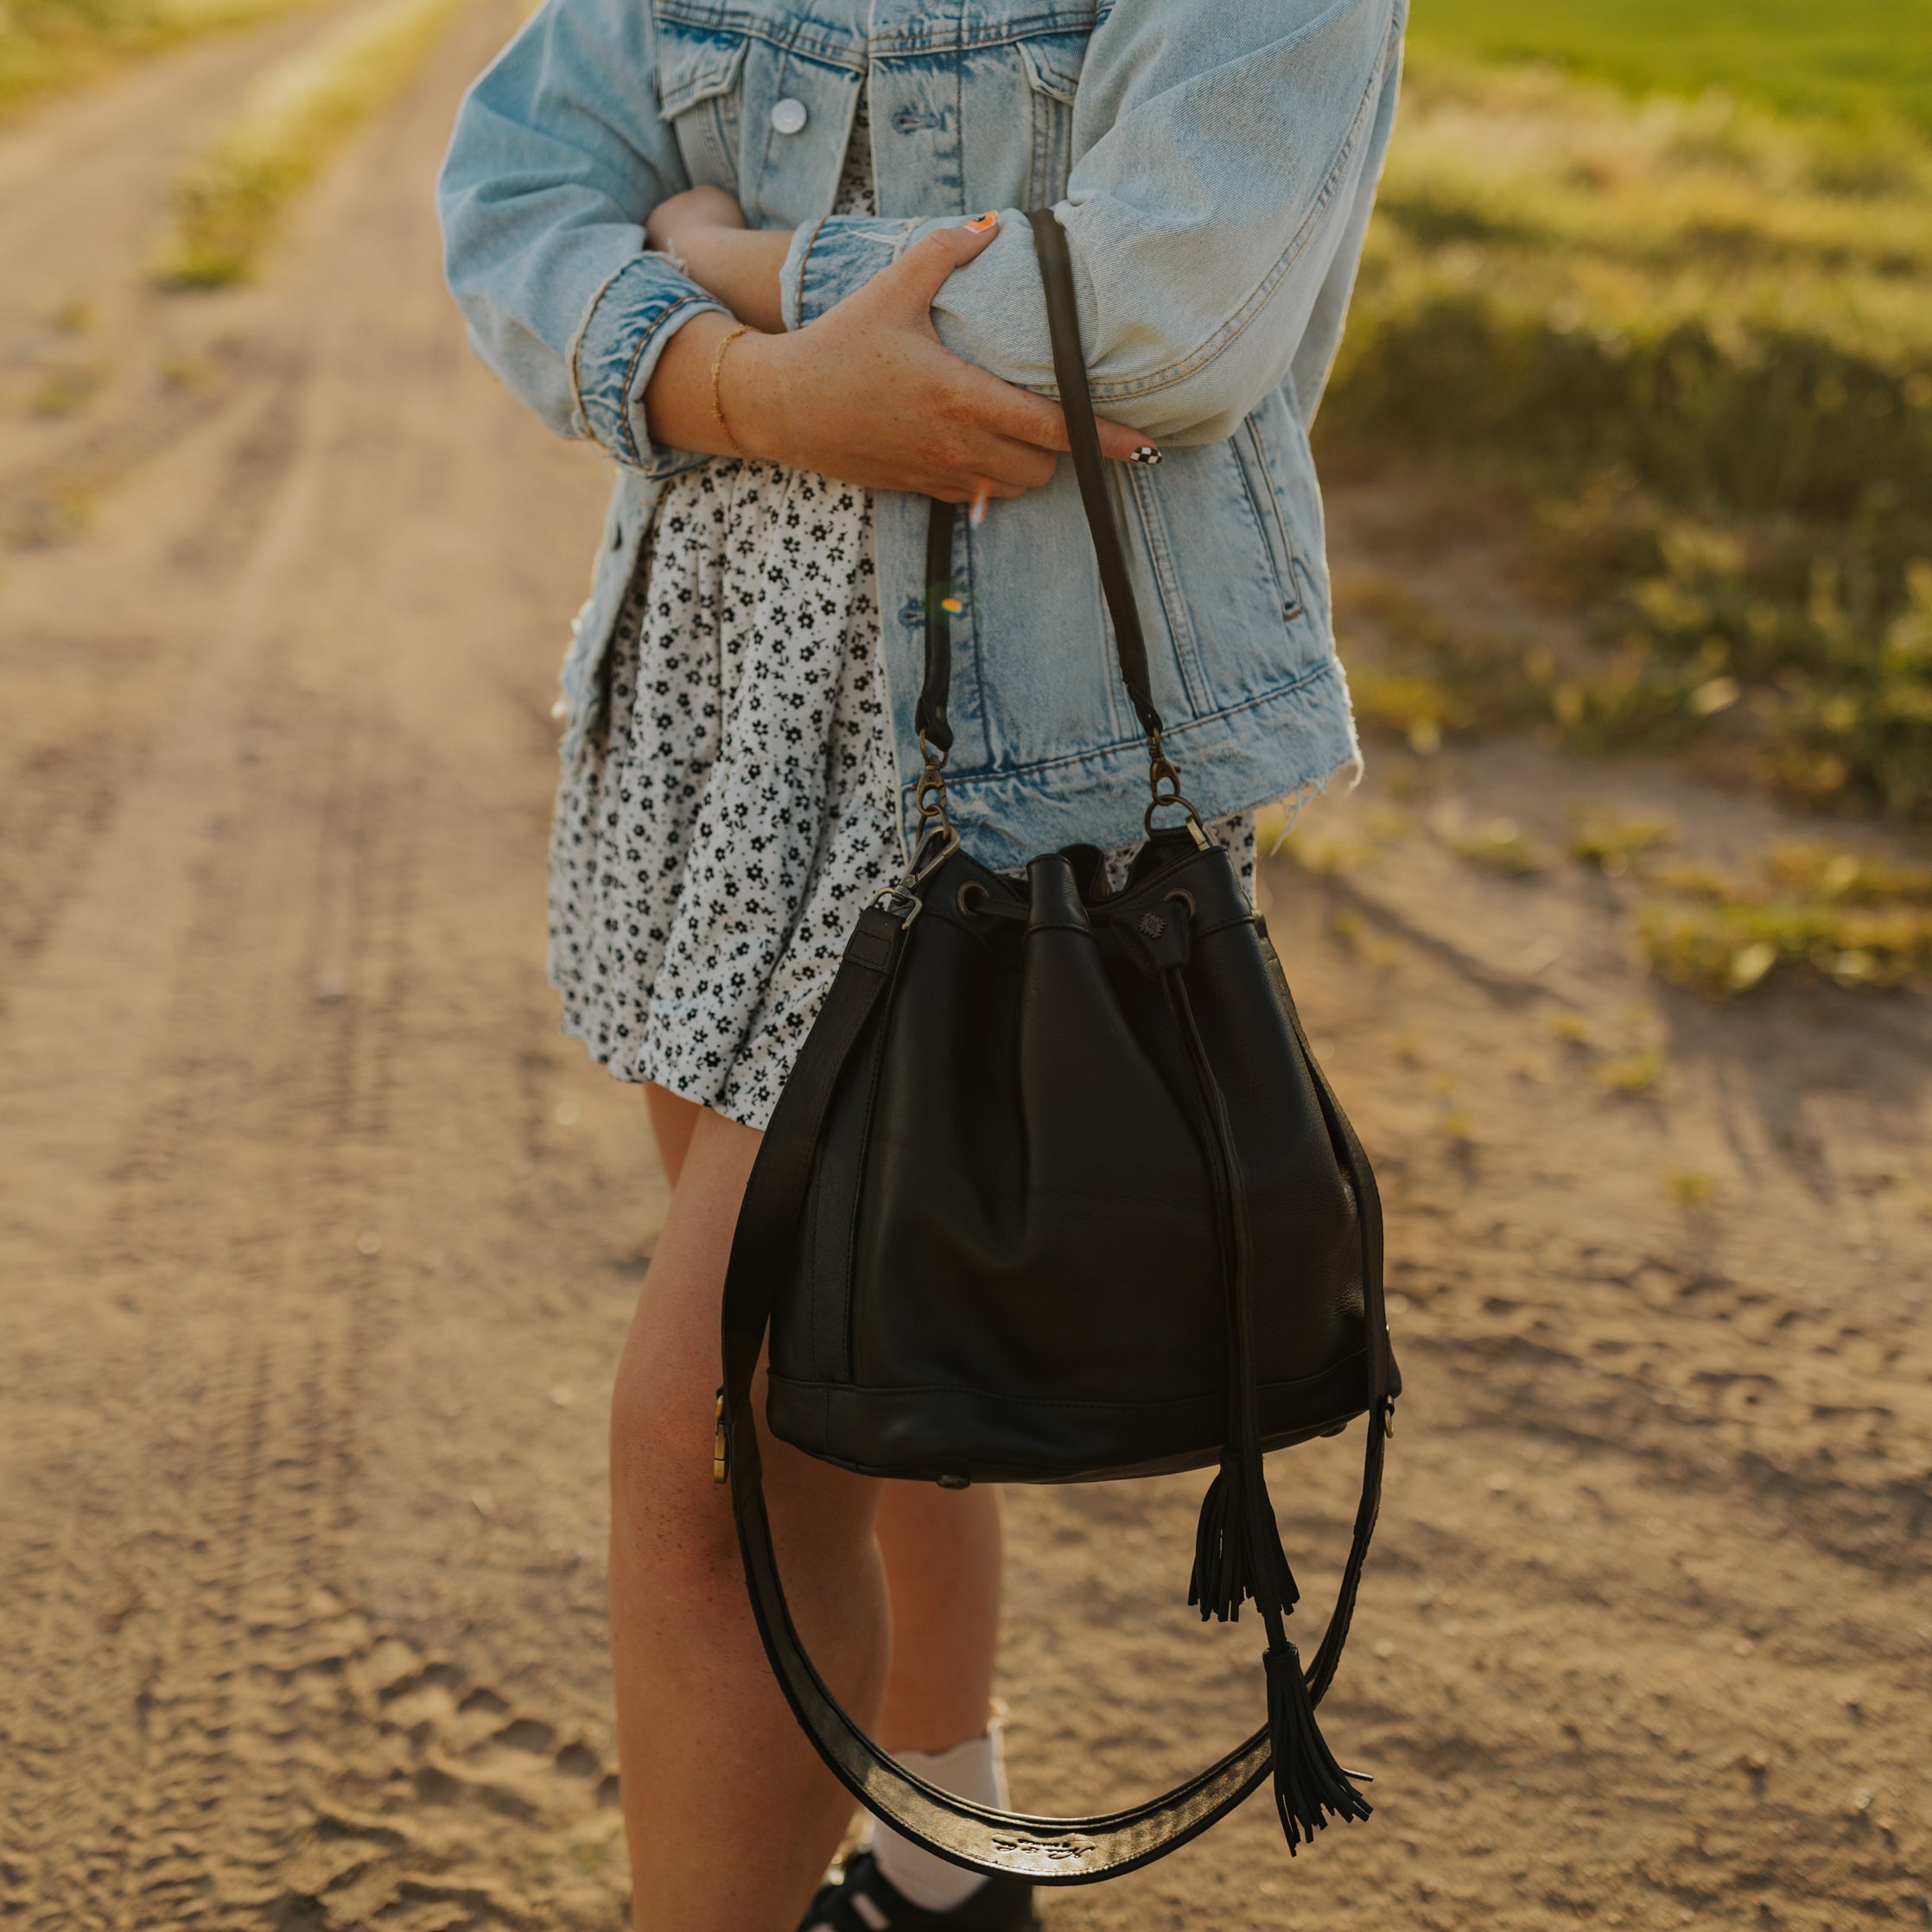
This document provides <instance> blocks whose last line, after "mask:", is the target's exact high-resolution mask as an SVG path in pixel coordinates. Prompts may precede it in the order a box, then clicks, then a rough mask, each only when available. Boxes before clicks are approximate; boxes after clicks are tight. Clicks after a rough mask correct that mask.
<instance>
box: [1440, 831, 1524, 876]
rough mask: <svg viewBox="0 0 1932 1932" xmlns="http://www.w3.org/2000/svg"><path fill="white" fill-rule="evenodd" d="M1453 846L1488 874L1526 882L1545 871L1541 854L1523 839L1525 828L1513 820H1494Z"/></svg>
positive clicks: (1472, 863)
mask: <svg viewBox="0 0 1932 1932" xmlns="http://www.w3.org/2000/svg"><path fill="white" fill-rule="evenodd" d="M1452 846H1453V848H1454V849H1455V850H1456V851H1457V852H1458V853H1459V854H1460V855H1461V856H1462V857H1464V858H1465V859H1467V860H1468V861H1469V862H1470V863H1471V865H1475V866H1480V867H1483V869H1484V871H1485V872H1500V873H1502V874H1504V875H1505V876H1506V877H1508V878H1511V879H1527V878H1529V877H1530V876H1531V875H1532V874H1535V873H1539V872H1541V871H1543V870H1544V869H1545V866H1546V861H1545V860H1544V858H1543V855H1542V854H1541V852H1539V851H1538V850H1537V849H1536V848H1535V846H1534V845H1532V844H1531V843H1530V842H1529V840H1528V838H1526V837H1525V836H1523V831H1522V827H1521V826H1519V825H1518V824H1517V823H1516V820H1515V819H1513V818H1492V819H1490V822H1489V823H1487V824H1486V825H1484V826H1483V827H1481V828H1480V829H1478V830H1477V831H1474V832H1471V833H1470V834H1468V835H1467V836H1465V837H1462V838H1459V839H1456V840H1453V841H1452Z"/></svg>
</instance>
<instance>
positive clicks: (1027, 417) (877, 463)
mask: <svg viewBox="0 0 1932 1932" xmlns="http://www.w3.org/2000/svg"><path fill="white" fill-rule="evenodd" d="M726 199H727V200H728V197H727V198H726ZM721 233H722V234H726V235H731V234H735V235H736V236H738V237H747V233H748V232H747V231H746V230H745V229H744V228H743V227H742V226H739V227H737V228H736V229H735V231H734V230H732V229H730V228H729V227H726V228H724V229H722V230H721ZM997 233H998V226H997V223H996V222H992V221H988V222H987V223H986V224H984V225H983V226H979V225H974V226H964V227H960V226H954V227H950V228H941V229H938V230H936V231H935V232H933V233H931V234H930V235H928V236H926V237H925V238H924V239H923V240H922V241H920V242H919V244H918V246H916V247H914V248H912V249H909V250H908V251H906V253H905V254H904V255H903V256H901V257H900V258H899V260H898V261H897V262H895V263H894V264H893V266H892V267H891V268H890V269H888V270H886V271H885V273H883V274H881V275H879V276H874V278H873V279H872V280H871V281H869V282H868V283H867V284H866V285H865V287H864V288H862V289H856V290H855V291H854V292H853V294H852V295H851V296H850V297H848V299H847V300H846V301H844V302H841V303H839V304H838V305H837V306H836V308H832V309H830V310H829V311H828V312H827V314H825V315H823V316H822V317H820V319H819V320H818V321H816V322H814V323H812V324H811V325H810V327H808V328H804V329H801V330H799V331H798V332H797V333H796V334H785V333H766V332H763V331H759V330H753V331H752V332H750V333H747V334H743V335H740V336H739V337H738V338H737V339H736V340H727V339H728V337H729V336H730V335H731V333H732V330H733V328H734V327H735V326H736V325H735V324H734V323H733V322H732V321H730V320H729V318H728V317H724V316H720V315H700V316H697V317H696V318H694V319H693V320H692V321H689V322H687V323H686V324H685V325H684V326H683V327H682V328H680V329H679V330H678V332H677V334H676V335H675V336H674V337H673V338H672V340H671V341H670V346H668V347H667V348H666V349H665V350H664V353H663V354H662V356H661V357H660V358H659V359H658V365H657V368H656V371H655V373H654V374H653V376H652V378H651V383H650V385H649V388H648V390H647V391H646V394H645V412H646V413H647V415H648V416H649V417H650V419H651V423H653V424H654V425H655V427H656V430H657V434H658V436H659V438H660V439H661V440H668V441H670V442H675V443H676V444H677V445H678V446H679V447H680V448H687V449H695V450H703V451H707V452H709V453H711V454H717V455H724V454H745V455H749V456H758V457H765V458H768V459H770V460H772V461H777V462H784V463H790V464H792V465H795V466H796V467H799V468H803V469H811V470H816V471H817V472H818V473H821V474H822V475H826V476H836V477H840V478H842V479H843V480H846V481H848V482H852V483H862V484H865V485H867V486H869V487H872V488H875V489H889V490H911V491H916V492H918V493H919V494H921V495H924V496H931V497H938V498H941V499H944V500H945V501H947V502H949V503H965V502H969V501H971V500H972V499H975V498H976V497H985V496H994V497H1014V496H1018V495H1020V493H1021V492H1023V491H1025V490H1029V489H1037V488H1038V487H1039V486H1040V485H1041V484H1043V483H1045V482H1046V481H1047V480H1049V479H1050V478H1051V477H1052V474H1053V466H1054V453H1055V452H1057V451H1058V450H1062V449H1065V448H1066V421H1065V417H1064V416H1062V415H1061V414H1060V410H1059V406H1058V404H1055V403H1050V402H1048V401H1047V400H1046V399H1045V397H1039V396H1033V395H1029V394H1028V393H1027V392H1026V391H1025V390H1022V389H1016V388H1014V386H1013V385H1012V384H1009V383H1003V382H1001V380H1000V379H999V378H998V377H996V376H989V375H988V374H987V373H986V372H985V371H984V370H982V369H976V368H975V367H974V366H973V365H971V364H970V363H967V362H963V361H961V360H960V359H959V358H958V357H957V356H955V355H953V354H951V353H950V352H949V351H947V350H946V349H945V348H944V347H943V346H941V344H940V341H939V338H938V335H937V333H936V332H935V331H934V329H933V327H932V298H933V296H935V295H936V294H937V292H938V290H939V289H940V288H941V286H942V285H943V284H944V283H945V281H946V279H947V278H948V277H949V276H951V275H952V274H953V273H954V272H955V270H958V269H960V268H963V266H964V265H965V264H967V263H968V262H970V261H972V260H973V259H974V258H975V257H976V256H978V255H979V254H980V253H981V252H982V251H983V250H984V249H985V248H986V247H987V246H988V244H989V243H991V241H992V240H993V238H994V237H995V235H996V234H997ZM692 245H693V244H692V242H691V239H690V238H689V237H688V236H687V237H683V238H680V246H681V248H686V247H690V246H692ZM725 258H726V261H727V263H728V264H729V265H728V267H727V269H726V270H724V278H725V279H726V280H728V277H729V274H730V273H731V272H732V271H733V270H734V269H736V270H744V271H745V272H747V274H756V273H759V272H765V271H766V270H768V269H769V263H768V262H767V263H766V264H759V263H757V262H756V260H755V258H754V257H750V256H749V255H746V256H742V257H732V256H731V254H730V252H729V251H728V250H727V251H725ZM690 265H691V266H692V267H693V268H694V270H695V269H696V268H697V266H698V264H696V263H692V264H690ZM707 272H708V273H709V259H707ZM716 292H719V293H724V292H726V290H725V289H723V288H721V289H719V290H718V291H716ZM733 292H734V293H735V292H736V291H733ZM757 294H758V291H757V290H756V289H755V288H753V289H752V291H751V299H752V301H753V303H755V302H756V300H757ZM720 350H722V351H723V359H722V360H719V359H718V358H719V352H720ZM714 369H715V372H716V378H717V381H716V388H715V397H714V392H713V380H712V378H713V371H714ZM714 402H715V404H716V410H717V411H721V413H722V415H723V418H724V420H723V422H722V423H720V422H719V420H718V415H717V413H716V412H715V410H714ZM1100 430H1101V448H1103V450H1104V451H1105V452H1106V453H1107V454H1109V455H1110V456H1114V457H1117V458H1120V459H1122V460H1127V459H1129V458H1133V459H1134V460H1136V461H1141V462H1147V461H1159V458H1158V455H1153V454H1149V452H1151V448H1152V446H1151V445H1150V444H1149V443H1148V442H1147V438H1146V437H1145V436H1144V435H1142V434H1141V432H1140V431H1139V430H1137V429H1128V428H1127V427H1126V426H1125V425H1124V424H1122V423H1102V424H1101V426H1100Z"/></svg>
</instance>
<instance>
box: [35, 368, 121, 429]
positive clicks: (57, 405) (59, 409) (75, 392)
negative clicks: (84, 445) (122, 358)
mask: <svg viewBox="0 0 1932 1932" xmlns="http://www.w3.org/2000/svg"><path fill="white" fill-rule="evenodd" d="M106 384H107V372H106V371H105V369H103V368H102V367H101V366H100V365H99V363H92V362H83V363H71V364H67V365H63V366H61V367H60V368H56V369H50V370H48V372H47V373H46V374H45V375H44V376H42V377H41V380H40V384H39V386H38V387H37V388H36V389H35V391H34V395H33V400H32V402H31V403H30V404H29V408H31V409H32V410H33V412H34V414H35V416H47V417H50V418H59V417H62V416H79V414H80V412H81V411H82V410H85V409H86V407H87V405H88V404H90V403H92V401H93V399H94V398H95V397H97V396H99V394H100V392H101V391H102V390H103V389H104V388H105V387H106Z"/></svg>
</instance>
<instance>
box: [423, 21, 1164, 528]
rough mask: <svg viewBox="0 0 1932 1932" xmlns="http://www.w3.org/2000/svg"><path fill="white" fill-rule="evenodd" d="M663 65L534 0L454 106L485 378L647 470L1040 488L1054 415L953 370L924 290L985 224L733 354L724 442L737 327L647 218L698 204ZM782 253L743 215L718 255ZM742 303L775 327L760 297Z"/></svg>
mask: <svg viewBox="0 0 1932 1932" xmlns="http://www.w3.org/2000/svg"><path fill="white" fill-rule="evenodd" d="M655 60H656V48H655V45H654V37H653V32H652V28H651V10H650V8H649V7H647V6H642V5H639V4H637V3H636V0H547V4H545V5H544V6H543V8H542V9H541V10H539V11H538V13H537V15H536V16H535V17H534V18H533V19H532V20H531V23H530V24H529V26H528V27H526V28H525V29H524V31H523V33H522V34H520V35H518V37H517V38H516V39H515V40H514V41H512V42H511V44H510V46H509V47H508V48H506V49H505V51H504V53H503V54H502V55H501V56H500V57H499V59H498V60H497V61H496V63H495V64H494V65H493V67H491V68H490V69H489V71H488V72H487V73H486V74H485V75H484V76H483V78H482V79H480V80H479V81H478V82H477V84H476V86H474V87H473V88H472V89H471V91H470V92H469V94H468V96H467V99H465V101H464V104H463V107H462V111H461V114H460V115H459V117H458V119H457V124H456V130H455V133H454V137H453V139H452V141H451V144H450V150H449V155H448V160H447V161H446V162H445V164H444V168H443V173H442V181H441V182H440V184H439V189H438V195H439V206H440V208H441V212H442V219H443V228H444V236H445V245H446V255H447V266H448V277H449V282H450V285H451V287H452V289H454V291H455V293H456V296H457V299H458V301H459V302H461V305H462V308H463V311H464V314H465V315H466V316H467V319H468V321H469V328H470V337H471V340H472V341H473V343H474V344H475V346H476V347H477V349H478V351H479V353H480V354H481V355H482V357H483V359H484V360H485V361H486V362H487V363H488V364H489V365H490V366H491V368H493V370H495V372H497V373H498V375H499V376H500V377H501V378H503V379H504V381H505V383H507V384H509V385H510V387H511V388H512V389H513V390H515V391H517V393H518V395H520V396H522V397H524V400H525V401H526V402H528V403H530V404H531V406H532V407H533V408H534V409H536V410H537V412H538V414H539V415H541V416H543V418H544V420H545V421H546V422H548V423H550V426H551V427H552V428H553V429H557V430H558V431H560V432H561V433H562V434H564V435H578V436H582V435H588V436H592V437H594V439H595V440H596V442H598V443H599V444H600V445H601V446H602V448H604V449H605V450H607V452H608V453H609V454H610V455H612V456H613V458H615V460H616V461H618V462H620V463H622V464H625V465H626V466H627V467H632V468H634V469H638V470H641V471H643V472H645V473H647V474H656V475H666V474H670V473H673V472H675V471H677V470H679V469H683V468H688V467H691V465H692V464H693V463H694V462H696V461H702V459H703V458H704V457H705V456H707V455H713V454H728V453H733V452H734V450H743V451H745V452H747V453H748V454H755V455H760V456H767V457H770V458H772V459H773V460H775V461H783V462H786V463H790V464H793V465H795V466H797V467H801V468H808V469H813V470H817V471H818V472H820V473H823V474H826V475H830V476H836V477H840V478H842V479H843V480H847V481H850V482H855V483H862V484H866V485H867V486H874V487H879V488H887V489H900V490H918V491H922V492H924V493H926V494H928V495H933V496H942V497H944V498H946V499H949V500H951V501H956V502H964V501H969V500H970V499H973V498H974V497H976V496H979V495H995V496H1012V495H1017V494H1018V493H1020V491H1022V490H1025V489H1029V488H1033V487H1037V486H1039V485H1040V484H1042V483H1044V482H1045V481H1046V480H1048V479H1049V478H1050V477H1051V476H1052V472H1053V453H1054V452H1055V451H1056V450H1058V449H1062V448H1065V445H1066V431H1065V423H1064V420H1063V419H1062V417H1061V416H1060V412H1059V410H1058V405H1057V404H1052V403H1050V402H1047V401H1045V399H1043V398H1042V397H1038V396H1032V395H1029V394H1027V393H1026V391H1023V390H1020V389H1016V388H1014V387H1013V386H1012V385H1011V384H1007V383H1004V382H1001V381H1000V380H999V379H998V378H996V377H994V376H989V375H988V374H987V373H986V372H984V371H983V370H982V369H978V368H976V367H974V366H973V365H971V364H970V363H969V362H966V361H963V360H962V359H960V358H959V357H957V356H956V355H953V354H950V353H948V352H947V351H946V350H945V349H944V347H943V346H941V344H940V341H939V339H938V337H937V334H935V333H934V330H933V327H932V319H931V304H932V298H933V296H934V295H935V294H936V293H937V290H938V289H940V287H941V286H942V285H943V284H944V283H945V281H946V279H947V277H948V276H950V275H951V274H952V272H953V271H954V270H955V269H956V268H958V267H961V266H963V264H965V263H967V262H969V261H970V260H972V259H973V258H974V257H976V256H977V255H978V254H979V253H980V251H982V249H983V248H984V247H985V246H986V245H988V242H990V241H991V240H993V239H994V238H995V236H996V234H997V232H998V229H997V226H996V224H995V225H993V226H988V227H985V228H983V229H982V230H980V231H978V232H975V231H973V230H970V229H969V228H966V227H963V226H959V225H958V224H949V225H945V226H939V227H937V229H936V231H935V232H933V233H932V234H931V235H928V236H925V237H924V238H922V239H921V240H920V242H919V245H918V246H917V247H914V248H910V249H907V250H905V251H902V252H901V254H900V256H899V259H898V260H897V261H896V262H895V263H894V264H893V267H892V269H891V270H889V271H888V272H887V274H885V275H881V276H878V277H876V278H873V279H871V280H869V281H868V283H867V286H866V287H865V288H863V289H855V290H854V291H853V294H852V296H851V299H850V300H848V301H846V300H842V301H839V302H829V303H827V304H826V305H825V313H824V314H823V315H822V316H820V317H818V318H817V319H816V320H815V321H813V323H812V325H811V327H809V328H802V329H799V330H798V331H796V332H795V333H791V334H779V333H776V332H775V330H774V331H761V332H759V334H747V335H746V336H744V337H742V338H741V339H740V340H738V341H736V342H734V343H733V344H732V345H731V346H729V348H728V350H727V351H726V354H725V360H724V362H723V364H722V365H721V366H720V368H719V370H718V399H719V401H720V403H721V404H722V405H723V406H724V410H725V421H726V423H727V424H728V426H729V434H727V433H726V430H725V429H724V428H723V427H721V425H720V424H719V423H718V422H717V420H716V417H715V416H714V414H713V411H712V365H713V363H714V361H715V358H716V356H717V353H718V347H719V345H720V343H721V340H722V338H723V336H724V334H726V333H728V330H729V329H730V328H731V327H734V326H736V325H735V324H734V322H732V321H730V320H729V319H728V314H727V309H728V305H727V304H726V303H723V302H720V301H719V299H718V297H717V296H715V295H714V294H712V293H711V292H709V290H707V289H705V288H704V287H702V285H701V284H700V283H699V282H698V281H696V280H695V279H694V278H693V277H692V276H690V275H689V274H687V273H685V272H684V270H683V268H682V267H681V266H680V265H679V264H678V263H677V261H675V260H673V259H672V258H670V256H669V255H667V254H665V253H661V252H658V251H655V250H652V249H650V248H649V247H648V246H647V238H646V235H645V230H644V227H643V226H642V225H641V224H640V222H639V219H638V218H639V214H641V213H643V212H644V211H645V210H647V209H652V208H655V207H658V205H659V204H660V203H663V202H665V201H667V200H670V198H671V197H673V196H675V195H678V194H683V193H685V192H687V190H688V184H687V182H686V181H685V179H684V176H683V163H682V162H681V160H680V158H679V156H678V153H677V143H676V142H675V140H674V139H673V138H672V137H671V135H670V130H668V129H667V128H666V127H665V126H664V122H663V120H662V119H661V118H660V117H659V115H658V107H657V102H656V99H655V98H654V82H653V74H654V71H655ZM725 199H726V200H727V201H728V197H727V198H725ZM780 239H782V238H763V237H759V238H752V237H749V236H747V235H746V234H745V233H744V232H743V230H742V226H741V218H740V229H739V234H738V238H737V239H736V241H735V242H734V243H732V244H728V246H738V247H740V248H742V247H747V246H748V247H750V248H753V249H762V250H765V251H767V254H766V261H767V263H768V264H775V260H776V255H775V254H774V253H772V251H775V249H776V246H777V243H778V242H779V240H780ZM760 272H761V274H762V272H763V270H761V271H760ZM773 273H774V274H775V268H774V269H773ZM761 286H762V287H764V288H766V289H768V288H769V284H768V283H765V284H761ZM746 306H747V309H748V310H749V311H750V313H749V314H748V315H747V317H746V319H747V321H750V320H753V319H754V318H757V319H762V320H763V321H767V322H770V323H772V324H774V325H775V324H777V323H778V321H779V316H778V315H777V314H776V312H775V305H774V304H773V303H772V302H770V301H768V300H763V299H760V297H759V296H758V295H757V294H753V295H750V296H747V300H746ZM1106 440H1107V442H1108V443H1109V449H1110V454H1115V455H1117V456H1122V457H1124V456H1126V455H1127V454H1129V452H1130V451H1131V450H1133V449H1134V448H1139V447H1141V446H1142V445H1144V444H1145V443H1146V440H1147V439H1146V438H1145V437H1143V436H1140V435H1135V434H1134V433H1133V432H1132V431H1129V430H1125V429H1120V428H1119V427H1118V426H1117V425H1109V429H1108V431H1107V436H1106Z"/></svg>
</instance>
